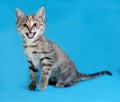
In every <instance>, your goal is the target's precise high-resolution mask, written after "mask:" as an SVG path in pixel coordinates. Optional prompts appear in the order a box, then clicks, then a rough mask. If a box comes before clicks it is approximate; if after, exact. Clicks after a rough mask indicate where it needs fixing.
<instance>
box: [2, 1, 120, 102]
mask: <svg viewBox="0 0 120 102" xmlns="http://www.w3.org/2000/svg"><path fill="white" fill-rule="evenodd" d="M41 6H45V9H46V31H45V36H46V37H47V38H49V39H50V40H52V41H53V42H55V43H56V44H58V45H59V46H60V47H61V48H62V49H63V50H64V51H65V52H66V53H67V54H68V55H69V57H70V58H71V59H72V60H73V62H74V63H75V64H76V67H77V69H78V71H80V72H82V73H87V74H88V73H94V72H98V71H101V70H110V71H111V72H112V73H113V76H112V77H111V76H107V75H106V76H102V77H99V78H96V79H93V80H90V81H85V82H81V83H78V84H76V85H74V86H72V87H69V88H55V87H53V86H48V87H47V89H46V90H45V91H44V92H41V91H40V90H39V87H37V89H36V90H35V91H29V90H27V84H28V83H29V73H28V66H27V62H26V59H25V56H24V53H23V50H22V40H21V38H20V36H19V35H18V33H17V31H16V27H15V23H16V22H15V8H19V9H21V10H22V11H23V12H24V13H25V14H30V13H31V14H33V13H35V12H36V11H37V10H38V8H39V7H41ZM119 95H120V1H119V0H31V1H30V0H14V1H13V0H4V1H0V102H42V101H43V102H120V98H119Z"/></svg>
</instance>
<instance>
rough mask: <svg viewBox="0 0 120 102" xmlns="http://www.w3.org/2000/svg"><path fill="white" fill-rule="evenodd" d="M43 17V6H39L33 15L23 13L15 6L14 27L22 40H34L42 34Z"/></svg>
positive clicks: (43, 26)
mask: <svg viewBox="0 0 120 102" xmlns="http://www.w3.org/2000/svg"><path fill="white" fill-rule="evenodd" d="M44 19H45V12H44V7H41V8H40V9H39V10H38V11H37V13H36V14H35V15H24V13H23V12H22V11H21V10H19V9H17V8H16V27H17V31H18V32H19V34H20V35H21V36H22V38H23V40H24V41H34V40H35V39H37V38H39V37H40V36H41V35H42V34H43V32H44V29H45V23H44Z"/></svg>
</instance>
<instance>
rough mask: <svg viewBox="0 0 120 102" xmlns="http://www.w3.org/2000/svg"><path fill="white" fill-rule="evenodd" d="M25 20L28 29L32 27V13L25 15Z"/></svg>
mask: <svg viewBox="0 0 120 102" xmlns="http://www.w3.org/2000/svg"><path fill="white" fill-rule="evenodd" d="M26 22H27V24H28V27H29V29H32V26H33V23H34V16H32V15H29V16H26Z"/></svg>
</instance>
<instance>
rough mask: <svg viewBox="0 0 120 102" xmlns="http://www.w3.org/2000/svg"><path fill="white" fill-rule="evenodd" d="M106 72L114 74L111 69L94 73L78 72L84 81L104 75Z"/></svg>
mask: <svg viewBox="0 0 120 102" xmlns="http://www.w3.org/2000/svg"><path fill="white" fill-rule="evenodd" d="M105 74H106V75H110V76H112V73H111V72H109V71H101V72H97V73H94V74H81V73H78V77H79V78H80V80H81V81H84V80H90V79H93V78H96V77H99V76H102V75H105Z"/></svg>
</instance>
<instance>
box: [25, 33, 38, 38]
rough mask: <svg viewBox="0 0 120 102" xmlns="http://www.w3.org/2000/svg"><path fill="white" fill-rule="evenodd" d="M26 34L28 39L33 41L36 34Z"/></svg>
mask: <svg viewBox="0 0 120 102" xmlns="http://www.w3.org/2000/svg"><path fill="white" fill-rule="evenodd" d="M25 34H26V35H27V37H28V38H29V39H32V38H34V36H35V34H36V32H29V33H25Z"/></svg>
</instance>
